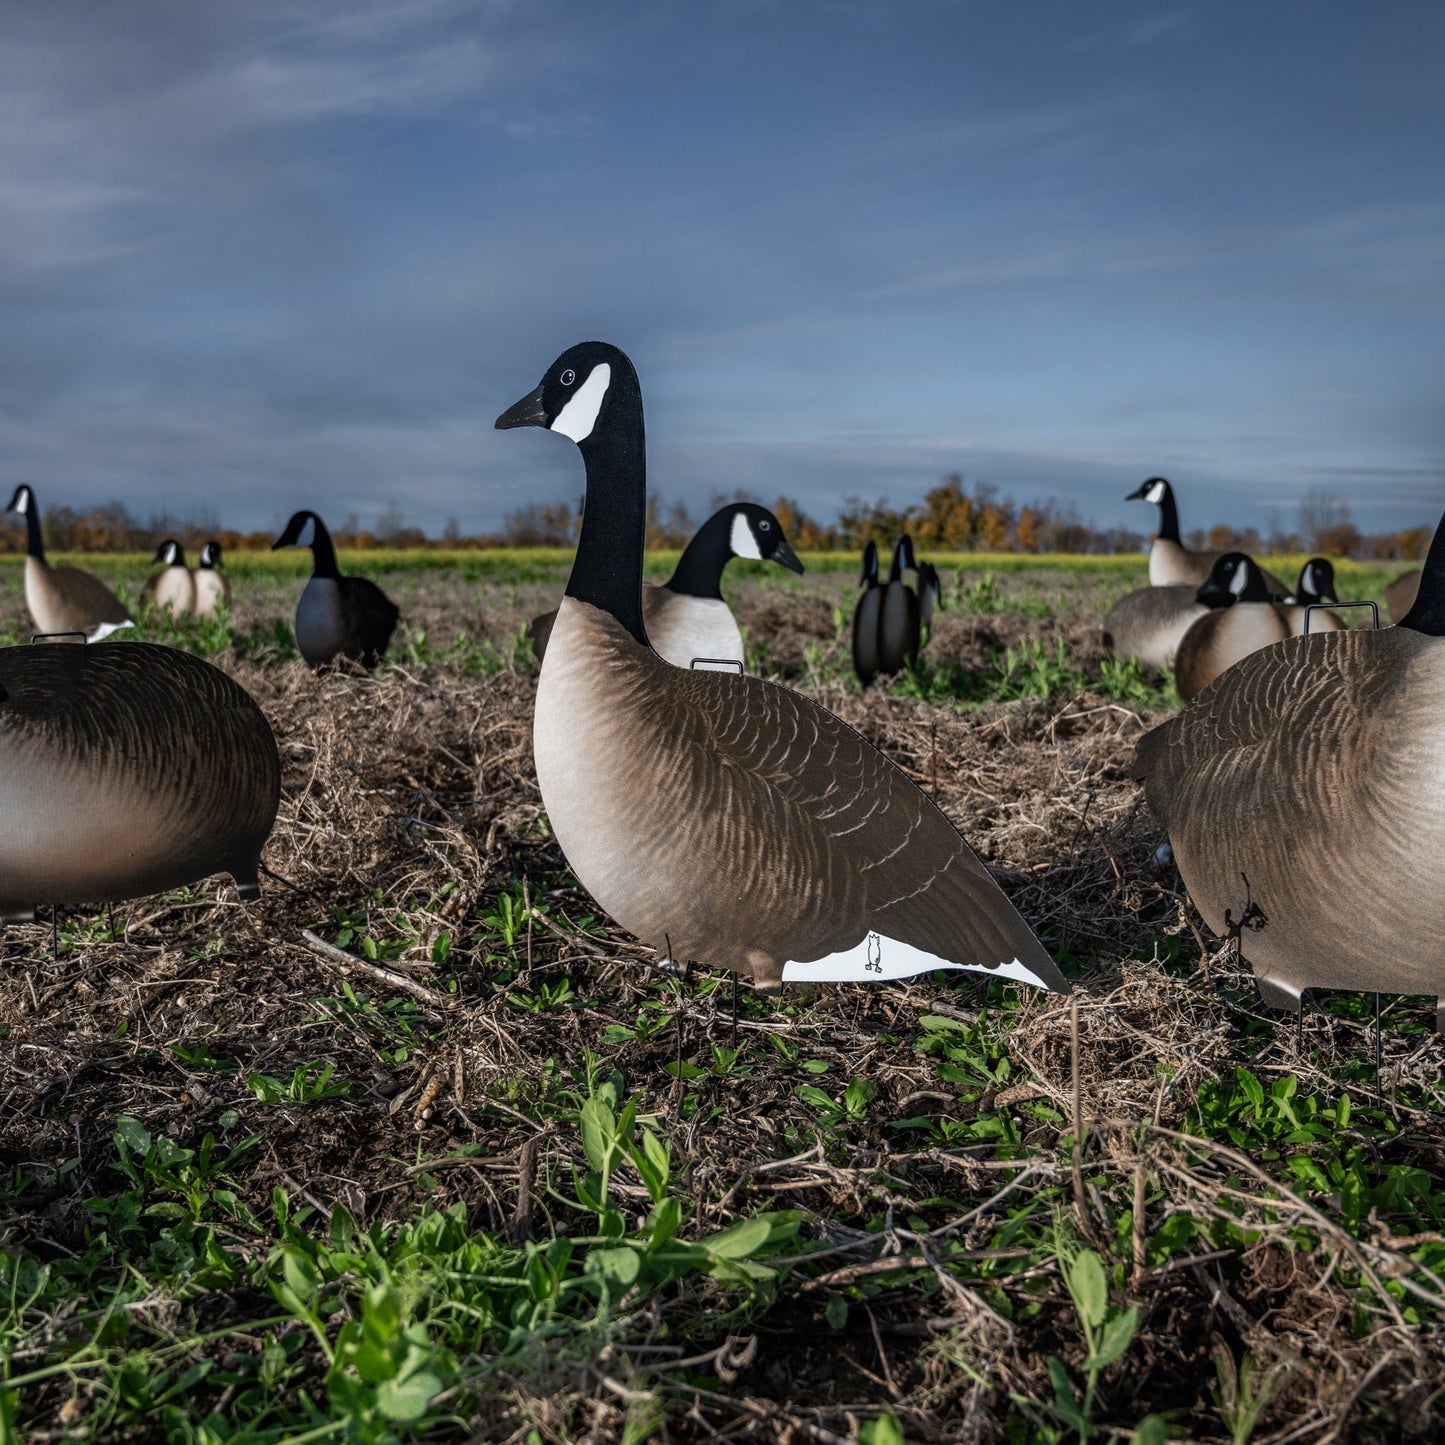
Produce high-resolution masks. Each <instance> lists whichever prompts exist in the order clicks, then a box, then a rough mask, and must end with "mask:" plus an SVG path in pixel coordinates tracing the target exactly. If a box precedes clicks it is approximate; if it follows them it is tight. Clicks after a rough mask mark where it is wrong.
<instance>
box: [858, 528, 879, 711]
mask: <svg viewBox="0 0 1445 1445" xmlns="http://www.w3.org/2000/svg"><path fill="white" fill-rule="evenodd" d="M858 585H859V586H860V587H861V588H862V589H863V592H862V595H861V596H860V597H859V598H858V605H857V606H856V607H854V609H853V671H854V672H856V673H857V674H858V681H859V682H860V683H862V684H863V686H864V687H867V686H868V684H869V683H870V682H872V681H873V679H874V678H875V677H877V676H878V618H879V615H880V612H881V609H882V607H883V589H882V588H881V587H879V585H878V544H877V543H876V542H869V543H868V545H867V546H866V547H864V548H863V575H862V576H861V577H859V579H858Z"/></svg>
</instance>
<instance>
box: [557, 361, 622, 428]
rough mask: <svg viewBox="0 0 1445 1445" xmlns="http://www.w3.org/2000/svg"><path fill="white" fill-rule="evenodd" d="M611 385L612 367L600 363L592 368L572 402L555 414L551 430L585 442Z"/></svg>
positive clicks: (605, 363) (595, 422)
mask: <svg viewBox="0 0 1445 1445" xmlns="http://www.w3.org/2000/svg"><path fill="white" fill-rule="evenodd" d="M611 385H612V367H611V365H610V364H609V363H607V362H605V361H604V362H602V363H601V364H600V365H598V366H594V367H593V368H592V374H591V375H590V376H589V377H588V378H587V380H586V381H584V382H583V383H582V385H581V386H579V387H578V388H577V390H576V392H575V393H574V394H573V397H572V400H571V401H569V402H568V403H567V405H566V406H564V407H563V408H562V410H561V411H559V412H558V413H557V417H556V420H555V421H553V423H552V428H551V429H552V430H553V431H559V432H561V433H562V435H563V436H566V437H571V438H572V440H573V441H574V442H580V441H585V440H586V439H587V438H588V437H590V436H591V435H592V428H593V427H594V426H596V425H597V413H598V412H599V411H601V410H602V398H603V397H604V396H606V395H607V388H608V387H609V386H611Z"/></svg>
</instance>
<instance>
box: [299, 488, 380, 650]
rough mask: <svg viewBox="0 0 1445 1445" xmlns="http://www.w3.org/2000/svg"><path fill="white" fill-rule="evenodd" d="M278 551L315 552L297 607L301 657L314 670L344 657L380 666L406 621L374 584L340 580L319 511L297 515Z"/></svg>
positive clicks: (366, 581)
mask: <svg viewBox="0 0 1445 1445" xmlns="http://www.w3.org/2000/svg"><path fill="white" fill-rule="evenodd" d="M308 528H309V529H310V530H309V532H308ZM278 547H310V548H311V559H312V560H311V578H310V580H309V581H308V582H307V583H306V586H305V587H303V588H302V589H301V596H300V597H299V598H298V599H297V602H296V646H297V647H298V648H300V650H301V656H302V657H304V658H305V659H306V661H307V662H309V663H310V664H311V666H312V667H324V666H326V664H328V663H331V662H335V661H336V660H337V658H341V657H345V658H350V659H351V660H352V661H353V662H359V663H360V664H361V665H362V666H363V667H376V666H377V665H378V663H380V661H381V659H382V658H383V657H384V656H385V655H386V648H387V644H388V643H389V642H390V641H391V634H392V632H393V631H394V630H395V628H396V620H397V618H398V617H400V616H401V613H400V612H399V611H398V609H397V606H396V604H395V603H394V602H393V601H392V600H391V599H390V598H389V597H388V596H387V595H386V593H385V592H383V591H382V590H381V588H380V587H378V586H377V585H376V583H375V582H372V581H371V580H370V579H368V578H366V577H343V576H342V575H341V571H340V569H339V568H338V567H337V565H336V549H335V547H334V546H332V543H331V534H330V533H329V532H328V531H327V530H326V524H325V523H324V522H323V521H322V520H321V518H320V517H318V516H317V515H316V513H315V512H297V513H296V514H295V515H294V516H293V517H292V518H291V520H290V521H289V522H287V523H286V530H285V531H284V532H282V533H281V535H280V536H279V537H278V538H277V539H276V540H275V541H274V542H273V543H272V544H271V550H272V551H273V552H274V551H275V550H276V549H277V548H278Z"/></svg>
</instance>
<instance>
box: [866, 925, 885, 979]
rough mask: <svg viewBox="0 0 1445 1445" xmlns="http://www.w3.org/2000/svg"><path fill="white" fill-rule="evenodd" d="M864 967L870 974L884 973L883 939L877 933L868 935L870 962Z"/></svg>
mask: <svg viewBox="0 0 1445 1445" xmlns="http://www.w3.org/2000/svg"><path fill="white" fill-rule="evenodd" d="M863 967H864V968H866V969H867V970H868V972H869V973H882V972H883V939H882V936H881V935H879V934H877V933H870V934H869V935H868V962H867V963H865V964H864V965H863Z"/></svg>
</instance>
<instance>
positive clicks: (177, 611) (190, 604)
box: [140, 537, 196, 617]
mask: <svg viewBox="0 0 1445 1445" xmlns="http://www.w3.org/2000/svg"><path fill="white" fill-rule="evenodd" d="M152 560H153V561H155V562H159V563H161V564H162V566H161V570H160V571H159V572H157V573H156V574H155V576H154V577H152V578H151V579H150V580H149V581H148V582H147V583H146V584H145V586H144V587H142V588H141V593H140V595H141V601H142V602H147V603H149V604H150V605H151V606H152V607H155V608H157V609H159V610H160V611H163V612H169V613H170V614H171V616H172V617H179V616H180V615H181V614H182V613H185V612H194V611H195V610H196V583H195V578H194V577H193V576H192V575H191V569H190V568H189V567H187V566H186V557H185V553H184V552H182V551H181V544H180V543H179V542H177V541H176V540H175V539H174V538H171V537H168V538H167V539H166V540H165V541H164V542H162V543H161V544H160V546H159V547H157V548H156V555H155V557H154V558H152Z"/></svg>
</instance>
